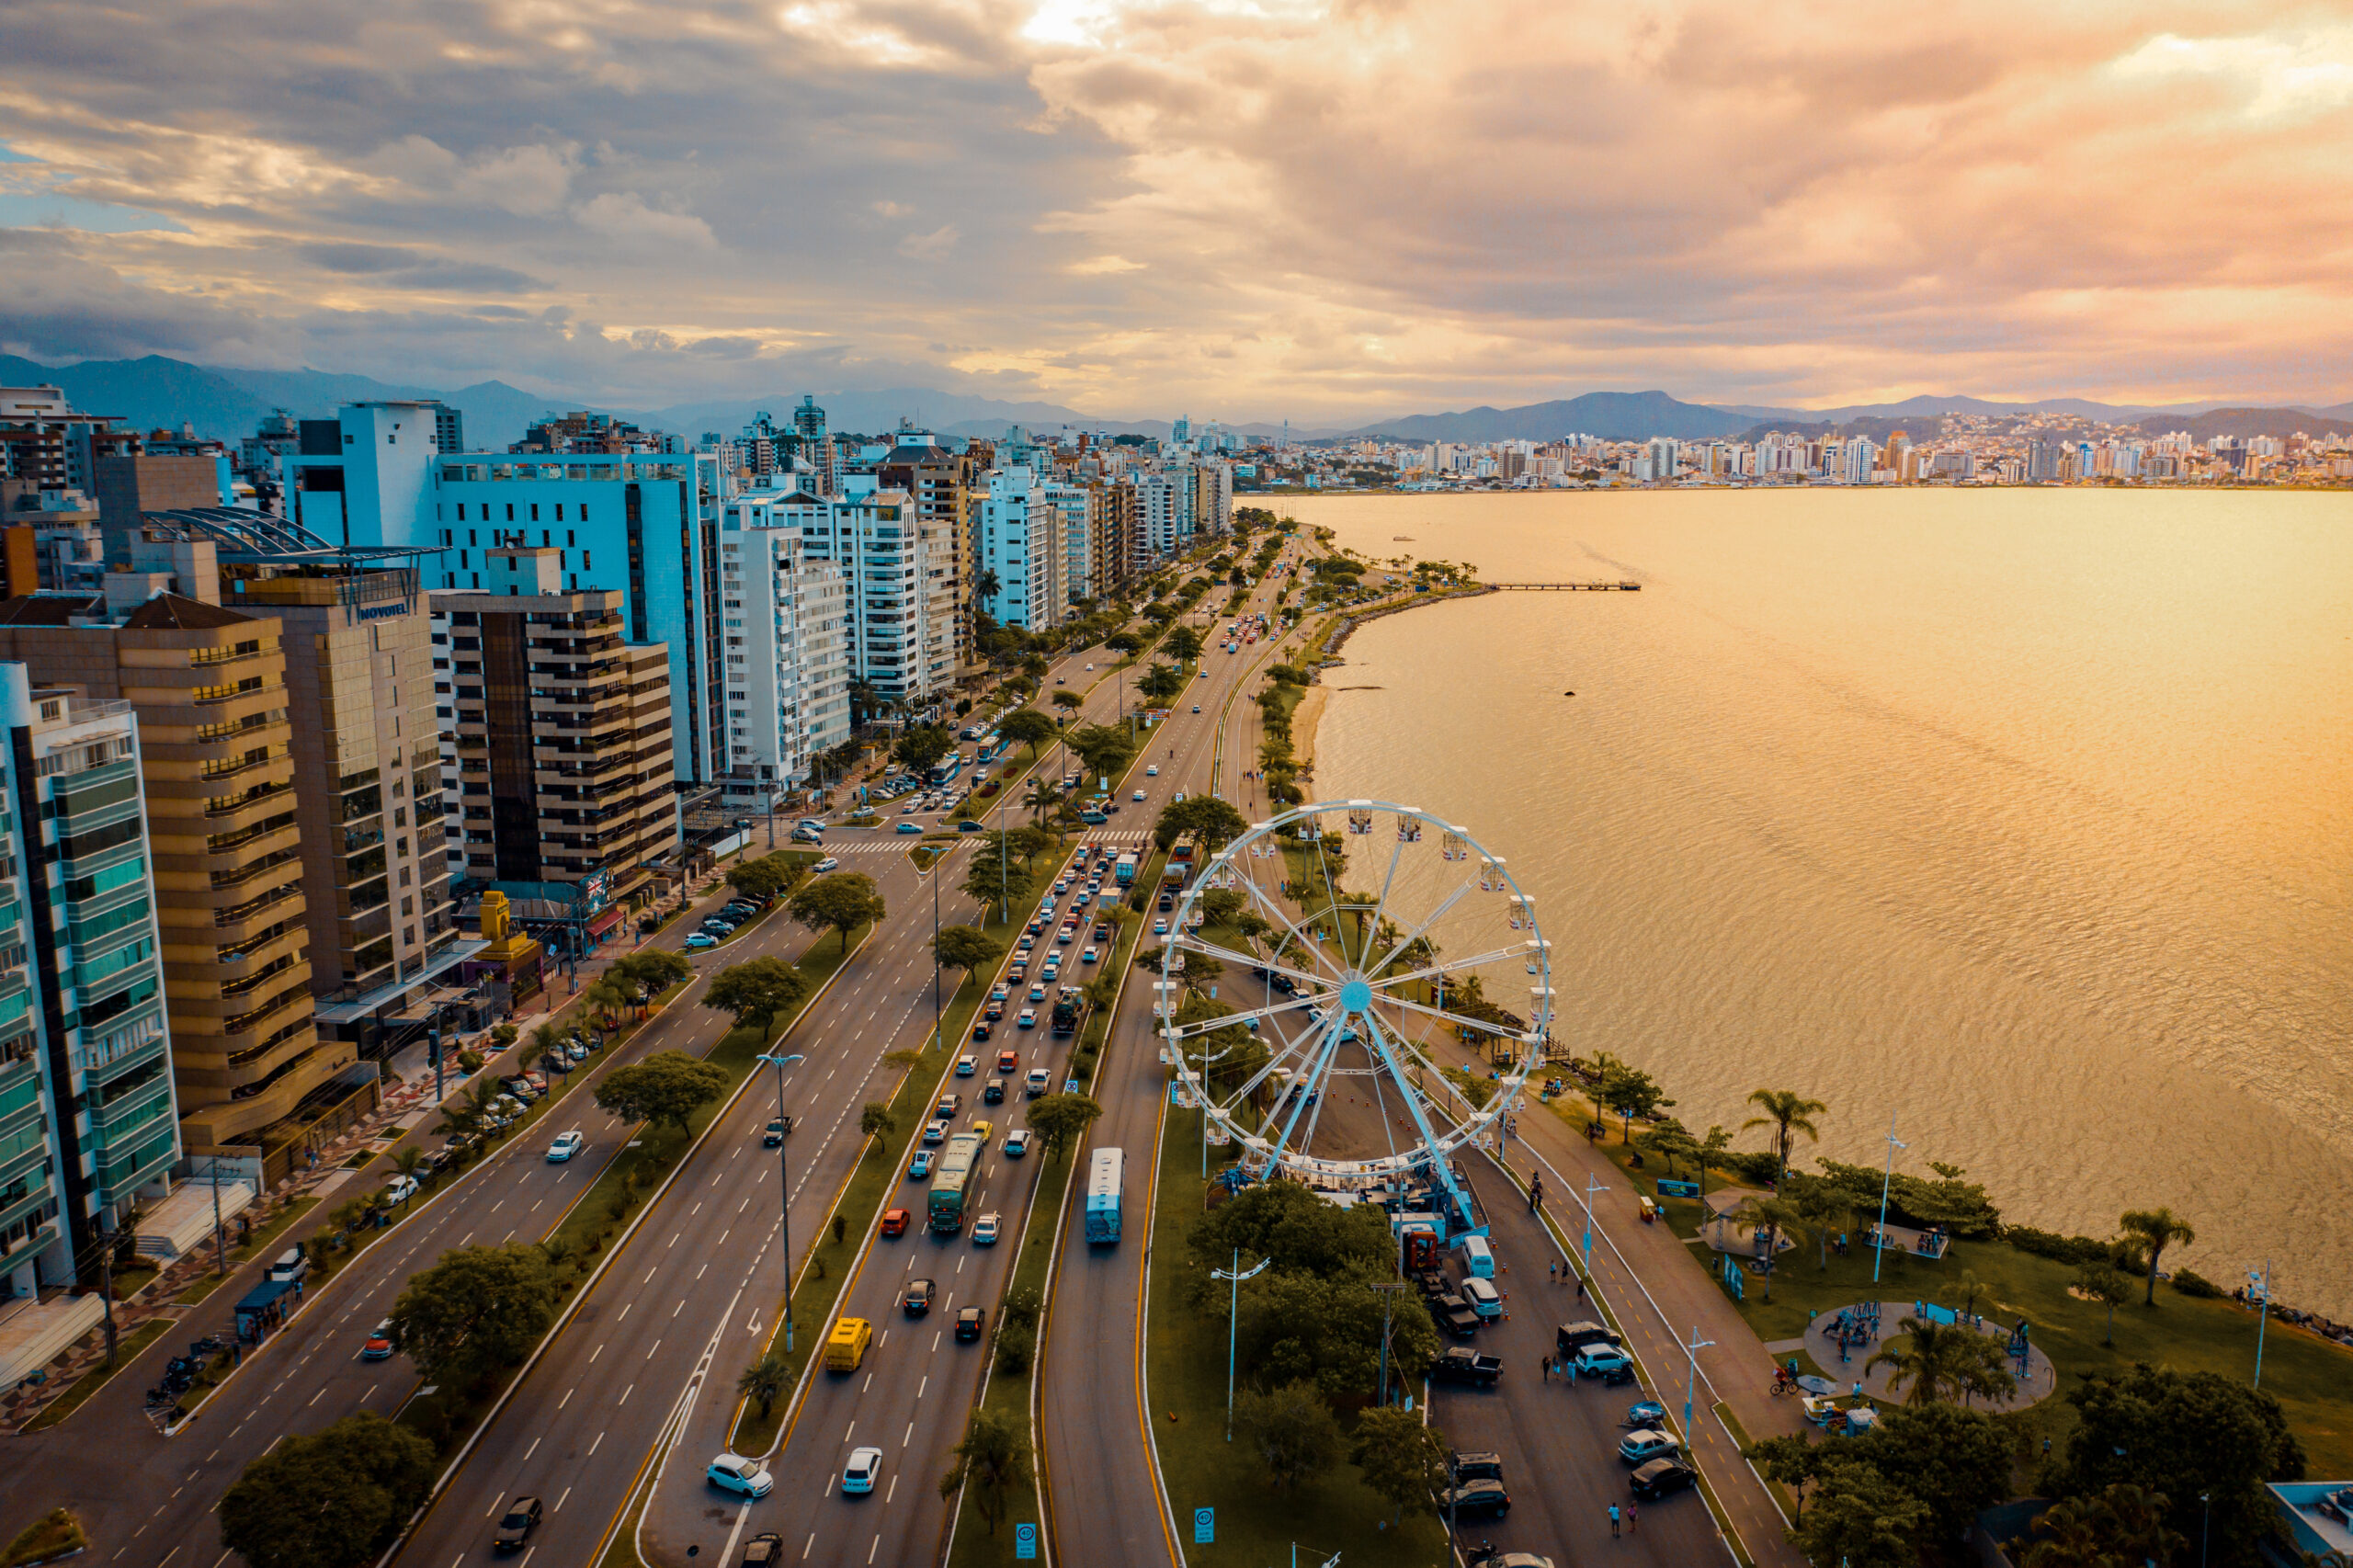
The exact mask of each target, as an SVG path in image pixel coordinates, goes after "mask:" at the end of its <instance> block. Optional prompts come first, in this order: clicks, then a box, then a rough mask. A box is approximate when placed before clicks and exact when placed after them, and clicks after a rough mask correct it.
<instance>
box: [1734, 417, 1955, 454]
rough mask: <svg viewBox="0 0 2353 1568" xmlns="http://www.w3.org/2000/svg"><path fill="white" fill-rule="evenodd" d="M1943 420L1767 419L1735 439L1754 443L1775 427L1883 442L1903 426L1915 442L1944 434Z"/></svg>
mask: <svg viewBox="0 0 2353 1568" xmlns="http://www.w3.org/2000/svg"><path fill="white" fill-rule="evenodd" d="M1944 428H1945V422H1944V420H1943V419H1942V418H1941V417H1940V416H1938V415H1934V414H1929V415H1918V414H1907V415H1873V414H1861V415H1855V416H1854V417H1852V418H1849V419H1766V420H1760V421H1759V422H1757V423H1756V424H1755V425H1752V426H1749V427H1748V428H1747V429H1745V430H1743V431H1742V432H1741V433H1740V434H1739V435H1738V436H1736V437H1733V439H1735V440H1739V441H1745V442H1748V443H1749V444H1750V445H1752V446H1753V445H1755V444H1756V442H1758V441H1760V440H1762V439H1764V438H1765V437H1767V436H1768V435H1770V434H1772V433H1773V432H1775V431H1779V432H1780V433H1781V434H1782V435H1784V436H1802V437H1805V438H1806V439H1807V440H1809V441H1811V440H1813V439H1814V438H1815V437H1821V436H1837V437H1841V438H1844V437H1848V436H1869V437H1870V438H1871V439H1872V440H1873V441H1874V442H1876V443H1877V444H1879V445H1881V446H1885V445H1886V444H1887V438H1888V437H1890V436H1893V434H1895V432H1896V431H1898V430H1901V431H1903V432H1904V435H1906V436H1908V437H1911V439H1912V444H1913V445H1914V446H1915V447H1916V446H1918V445H1920V444H1921V443H1923V442H1926V441H1931V440H1934V439H1935V438H1936V437H1938V436H1941V435H1942V434H1944Z"/></svg>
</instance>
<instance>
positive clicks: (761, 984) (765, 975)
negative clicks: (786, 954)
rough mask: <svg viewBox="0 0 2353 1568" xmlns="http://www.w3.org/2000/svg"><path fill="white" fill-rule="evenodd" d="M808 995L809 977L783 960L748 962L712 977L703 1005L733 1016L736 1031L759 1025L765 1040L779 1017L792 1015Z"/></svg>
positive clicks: (737, 964)
mask: <svg viewBox="0 0 2353 1568" xmlns="http://www.w3.org/2000/svg"><path fill="white" fill-rule="evenodd" d="M808 994H809V977H808V976H807V975H805V974H803V973H801V971H800V969H799V968H798V967H796V966H794V965H792V964H789V963H787V962H785V961H784V960H782V959H776V958H764V959H746V960H745V961H744V962H742V963H732V964H729V965H728V966H727V967H726V968H725V969H722V970H721V971H719V972H718V973H716V974H714V975H712V976H711V977H710V985H709V986H707V987H705V988H704V990H703V994H702V1005H703V1006H706V1007H715V1008H717V1009H718V1010H719V1011H721V1012H722V1013H727V1014H731V1015H733V1017H734V1019H735V1027H736V1028H745V1026H747V1025H750V1024H754V1023H756V1024H758V1025H759V1027H760V1038H761V1039H763V1040H766V1039H767V1031H768V1030H769V1028H772V1027H774V1025H775V1023H776V1020H777V1017H778V1016H779V1014H784V1013H789V1012H790V1011H792V1009H793V1008H795V1007H797V1006H800V1005H801V999H802V998H803V997H805V996H807V995H808Z"/></svg>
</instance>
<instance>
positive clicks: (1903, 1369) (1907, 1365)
mask: <svg viewBox="0 0 2353 1568" xmlns="http://www.w3.org/2000/svg"><path fill="white" fill-rule="evenodd" d="M1895 1326H1896V1332H1897V1334H1898V1335H1899V1336H1900V1337H1898V1338H1896V1339H1893V1340H1891V1341H1890V1342H1889V1343H1887V1344H1886V1345H1883V1346H1881V1347H1880V1348H1879V1349H1878V1350H1877V1351H1876V1352H1874V1353H1873V1355H1872V1356H1871V1358H1870V1360H1868V1361H1866V1362H1864V1363H1863V1370H1865V1371H1866V1372H1868V1371H1870V1369H1872V1368H1874V1367H1889V1368H1892V1369H1893V1372H1892V1374H1891V1375H1890V1376H1889V1378H1888V1380H1887V1387H1888V1392H1891V1393H1893V1392H1894V1391H1895V1390H1897V1389H1898V1388H1901V1387H1902V1386H1903V1385H1904V1384H1905V1383H1909V1384H1911V1385H1912V1392H1910V1393H1909V1394H1908V1395H1906V1396H1905V1399H1904V1403H1907V1404H1934V1403H1937V1402H1938V1400H1940V1399H1949V1398H1951V1397H1953V1396H1954V1395H1956V1394H1959V1393H1960V1392H1961V1389H1962V1386H1963V1381H1964V1379H1965V1375H1966V1373H1967V1372H1968V1370H1969V1369H1970V1368H1971V1367H1972V1365H1973V1364H1974V1363H1975V1362H1976V1360H1977V1356H1976V1351H1975V1346H1974V1345H1972V1343H1971V1342H1972V1341H1975V1342H1979V1343H1984V1344H1991V1343H1992V1342H1991V1341H1990V1340H1987V1339H1986V1338H1985V1336H1984V1335H1982V1334H1980V1333H1978V1332H1977V1331H1976V1330H1975V1329H1973V1328H1964V1327H1962V1326H1961V1324H1941V1323H1923V1322H1921V1321H1920V1320H1919V1319H1918V1318H1915V1317H1914V1316H1912V1315H1911V1314H1910V1313H1908V1312H1907V1313H1906V1314H1904V1319H1903V1321H1902V1322H1900V1323H1898V1324H1896V1325H1895Z"/></svg>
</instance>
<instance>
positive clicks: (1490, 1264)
mask: <svg viewBox="0 0 2353 1568" xmlns="http://www.w3.org/2000/svg"><path fill="white" fill-rule="evenodd" d="M1454 1255H1455V1258H1456V1260H1457V1261H1458V1262H1460V1263H1461V1265H1462V1272H1463V1274H1464V1276H1465V1277H1466V1278H1472V1279H1493V1278H1495V1248H1493V1247H1491V1246H1489V1245H1488V1244H1487V1238H1486V1237H1484V1236H1465V1237H1463V1238H1462V1239H1461V1241H1459V1242H1456V1243H1455V1244H1454Z"/></svg>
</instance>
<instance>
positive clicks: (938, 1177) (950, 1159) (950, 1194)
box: [930, 1132, 981, 1235]
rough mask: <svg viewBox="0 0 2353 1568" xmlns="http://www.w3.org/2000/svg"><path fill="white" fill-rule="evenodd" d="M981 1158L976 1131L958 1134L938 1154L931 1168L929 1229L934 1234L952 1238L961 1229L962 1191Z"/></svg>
mask: <svg viewBox="0 0 2353 1568" xmlns="http://www.w3.org/2000/svg"><path fill="white" fill-rule="evenodd" d="M980 1158H981V1135H980V1134H979V1133H977V1132H959V1133H958V1134H956V1136H955V1137H953V1138H950V1139H949V1141H948V1147H947V1148H945V1149H943V1150H941V1151H940V1153H939V1163H938V1165H934V1166H932V1167H931V1203H930V1215H931V1228H932V1230H933V1231H934V1232H936V1233H938V1234H940V1235H952V1234H954V1233H956V1232H958V1231H961V1230H962V1229H963V1228H964V1189H965V1187H969V1186H970V1185H972V1167H973V1166H974V1165H977V1164H979V1162H980Z"/></svg>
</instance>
